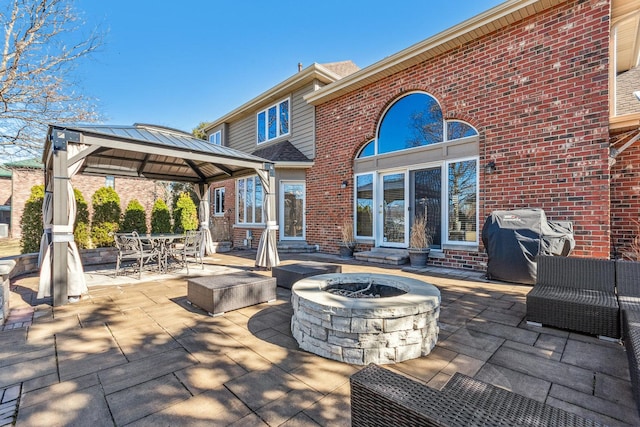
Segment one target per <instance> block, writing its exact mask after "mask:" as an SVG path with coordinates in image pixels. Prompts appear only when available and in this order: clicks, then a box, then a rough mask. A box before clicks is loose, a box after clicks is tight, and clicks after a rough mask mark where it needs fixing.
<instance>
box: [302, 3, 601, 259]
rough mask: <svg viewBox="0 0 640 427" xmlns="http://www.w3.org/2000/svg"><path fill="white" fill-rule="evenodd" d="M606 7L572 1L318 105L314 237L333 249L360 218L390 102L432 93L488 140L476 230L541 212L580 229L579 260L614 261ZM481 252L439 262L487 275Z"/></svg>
mask: <svg viewBox="0 0 640 427" xmlns="http://www.w3.org/2000/svg"><path fill="white" fill-rule="evenodd" d="M608 14H609V4H608V2H606V1H602V2H583V1H578V0H575V1H568V2H567V3H565V4H564V5H561V6H559V7H555V8H553V9H550V10H548V11H546V12H543V13H541V14H539V15H538V16H536V17H532V18H529V19H526V20H524V21H521V22H518V23H516V24H514V25H513V26H511V27H510V28H506V29H502V30H499V31H497V32H494V33H492V34H490V35H487V36H486V37H484V38H482V39H479V40H476V41H473V42H470V43H468V44H466V45H462V46H460V47H459V48H457V49H454V50H452V51H450V52H448V53H445V54H443V55H440V56H438V57H436V58H434V59H432V60H429V61H427V62H424V63H421V64H418V65H416V66H413V67H411V68H409V69H407V70H405V71H402V72H399V73H397V74H395V75H392V76H390V77H388V78H384V79H382V80H380V81H378V82H376V83H373V84H370V85H368V86H366V87H364V88H362V89H359V90H357V91H355V92H353V93H351V94H347V95H344V96H342V97H339V98H337V99H334V100H332V101H329V102H327V103H325V104H323V105H319V106H317V107H316V144H317V151H316V152H317V156H316V159H315V166H314V167H313V168H312V169H311V170H310V171H309V174H308V180H307V197H308V199H307V223H308V232H307V239H308V240H309V241H310V242H312V243H318V244H320V246H321V247H322V248H323V250H325V251H330V252H336V251H337V244H336V242H337V241H338V240H339V236H340V227H341V224H342V222H343V220H344V218H347V217H351V216H352V215H353V194H352V190H353V189H352V186H349V187H348V188H347V189H346V190H341V189H340V183H341V182H342V181H343V180H345V179H346V180H348V181H349V182H352V177H353V170H352V164H353V158H354V155H355V153H356V152H357V150H358V149H359V148H360V147H362V145H363V144H364V143H366V142H367V141H368V140H370V139H371V138H372V137H373V136H374V134H375V130H376V125H377V123H378V122H379V120H380V117H381V115H382V113H383V111H384V109H385V107H386V106H387V105H389V104H390V103H392V102H393V101H395V100H396V99H397V98H398V97H400V96H401V95H402V94H403V93H405V92H407V91H411V90H421V91H426V92H428V93H430V94H431V95H433V96H434V97H435V98H436V99H437V100H438V101H439V102H440V103H441V106H442V109H443V113H444V115H445V117H446V118H458V119H462V120H465V121H467V122H469V123H471V124H472V125H473V126H475V127H476V128H477V129H478V131H479V133H480V153H481V154H480V167H481V168H482V166H483V165H485V164H486V163H487V162H488V161H489V160H492V159H493V160H495V162H496V165H497V172H496V173H495V174H492V175H485V174H484V172H481V174H480V182H479V185H480V194H479V196H480V200H479V208H480V224H481V225H482V223H483V222H484V218H485V217H486V216H487V214H489V213H490V212H491V211H492V210H496V209H513V208H523V207H539V208H543V209H545V211H546V213H547V216H548V217H549V218H550V219H552V220H570V221H573V222H574V228H575V233H576V243H577V246H576V250H575V252H574V255H576V256H592V257H608V256H609V248H610V244H609V220H608V218H609V170H608V165H607V154H608V141H607V138H608V117H609V112H608V61H609V50H608V48H609V44H608V43H609V23H610V22H609V19H608ZM484 259H485V255H484V250H483V249H482V247H481V248H480V252H467V251H455V252H454V251H449V252H448V253H447V256H446V258H445V259H444V260H443V262H442V264H443V265H450V266H455V267H466V268H478V269H481V268H483V265H482V264H483V262H484Z"/></svg>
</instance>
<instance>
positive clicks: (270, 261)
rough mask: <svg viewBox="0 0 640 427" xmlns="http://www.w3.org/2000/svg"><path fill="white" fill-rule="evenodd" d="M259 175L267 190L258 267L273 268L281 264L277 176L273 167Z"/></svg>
mask: <svg viewBox="0 0 640 427" xmlns="http://www.w3.org/2000/svg"><path fill="white" fill-rule="evenodd" d="M257 172H258V177H260V181H261V182H262V188H264V190H265V195H264V200H263V204H262V206H263V218H264V222H265V229H264V231H263V232H262V235H261V236H260V242H258V253H257V254H256V267H264V268H268V269H271V267H276V266H277V265H278V264H280V257H279V256H278V243H277V236H276V231H277V230H278V225H277V223H276V220H275V219H276V218H275V217H276V209H275V204H276V197H275V193H274V191H275V178H274V177H273V169H267V170H258V171H257Z"/></svg>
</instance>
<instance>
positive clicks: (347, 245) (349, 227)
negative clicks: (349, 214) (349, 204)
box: [338, 220, 356, 258]
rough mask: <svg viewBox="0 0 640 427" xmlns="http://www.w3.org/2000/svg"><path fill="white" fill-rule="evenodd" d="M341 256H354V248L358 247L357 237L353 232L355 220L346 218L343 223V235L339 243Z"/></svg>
mask: <svg viewBox="0 0 640 427" xmlns="http://www.w3.org/2000/svg"><path fill="white" fill-rule="evenodd" d="M338 247H339V250H340V258H351V257H353V250H354V249H355V248H356V237H355V235H354V234H353V221H351V220H345V221H344V223H343V224H342V237H341V240H340V244H339V245H338Z"/></svg>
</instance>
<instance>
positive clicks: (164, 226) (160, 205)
mask: <svg viewBox="0 0 640 427" xmlns="http://www.w3.org/2000/svg"><path fill="white" fill-rule="evenodd" d="M151 232H152V233H171V213H170V212H169V207H168V206H167V204H166V203H165V202H164V200H162V199H158V200H156V202H155V203H154V204H153V209H152V210H151Z"/></svg>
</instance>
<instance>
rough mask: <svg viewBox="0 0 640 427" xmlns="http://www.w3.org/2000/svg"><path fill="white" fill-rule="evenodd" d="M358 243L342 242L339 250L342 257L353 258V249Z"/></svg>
mask: <svg viewBox="0 0 640 427" xmlns="http://www.w3.org/2000/svg"><path fill="white" fill-rule="evenodd" d="M355 247H356V245H355V244H353V245H346V244H344V243H340V245H339V246H338V250H339V251H340V258H353V250H354V249H355Z"/></svg>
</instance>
